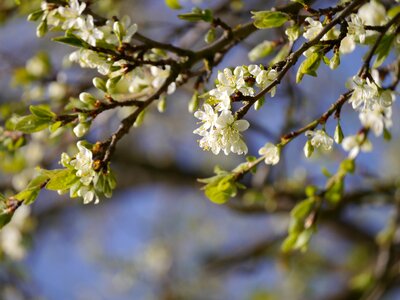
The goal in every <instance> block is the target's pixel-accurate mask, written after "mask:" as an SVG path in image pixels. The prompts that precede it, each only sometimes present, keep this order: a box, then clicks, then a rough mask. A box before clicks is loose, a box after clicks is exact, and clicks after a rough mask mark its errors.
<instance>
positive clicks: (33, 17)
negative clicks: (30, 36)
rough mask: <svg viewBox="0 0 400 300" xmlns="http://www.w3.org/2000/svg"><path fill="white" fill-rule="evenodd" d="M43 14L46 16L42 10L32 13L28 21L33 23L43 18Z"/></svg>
mask: <svg viewBox="0 0 400 300" xmlns="http://www.w3.org/2000/svg"><path fill="white" fill-rule="evenodd" d="M43 14H44V11H43V10H41V9H40V10H37V11H34V12H33V13H31V14H30V15H29V16H28V21H31V22H34V21H37V20H39V19H40V18H41V17H42V16H43Z"/></svg>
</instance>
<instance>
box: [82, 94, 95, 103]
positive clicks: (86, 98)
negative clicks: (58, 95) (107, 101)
mask: <svg viewBox="0 0 400 300" xmlns="http://www.w3.org/2000/svg"><path fill="white" fill-rule="evenodd" d="M79 100H81V101H82V102H83V103H85V104H87V105H94V104H95V103H96V98H94V97H93V96H92V95H91V94H89V93H86V92H83V93H80V94H79Z"/></svg>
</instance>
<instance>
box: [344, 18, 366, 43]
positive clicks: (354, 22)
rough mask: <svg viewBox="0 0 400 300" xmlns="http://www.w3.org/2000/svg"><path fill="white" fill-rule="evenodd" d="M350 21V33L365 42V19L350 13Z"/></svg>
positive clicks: (354, 37)
mask: <svg viewBox="0 0 400 300" xmlns="http://www.w3.org/2000/svg"><path fill="white" fill-rule="evenodd" d="M350 19H351V20H350V22H348V29H347V30H348V33H347V34H348V35H350V36H351V37H352V38H353V39H358V40H359V41H360V43H361V44H363V43H364V42H365V35H366V31H365V29H364V21H363V20H362V19H361V18H360V17H359V16H358V15H356V14H351V15H350Z"/></svg>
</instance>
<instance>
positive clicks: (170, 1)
mask: <svg viewBox="0 0 400 300" xmlns="http://www.w3.org/2000/svg"><path fill="white" fill-rule="evenodd" d="M165 4H166V5H167V6H168V7H169V8H172V9H181V8H182V6H181V4H180V3H179V0H165Z"/></svg>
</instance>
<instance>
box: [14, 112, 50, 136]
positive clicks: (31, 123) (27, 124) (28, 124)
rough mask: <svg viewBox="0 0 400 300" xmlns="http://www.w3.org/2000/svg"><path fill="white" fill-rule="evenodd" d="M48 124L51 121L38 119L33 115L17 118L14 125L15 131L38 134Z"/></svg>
mask: <svg viewBox="0 0 400 300" xmlns="http://www.w3.org/2000/svg"><path fill="white" fill-rule="evenodd" d="M50 123H51V120H49V119H40V118H38V117H37V116H35V115H29V116H24V117H20V118H18V120H17V123H16V124H15V130H18V131H21V132H24V133H33V132H38V131H41V130H43V129H46V128H47V126H48V125H49V124H50Z"/></svg>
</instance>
